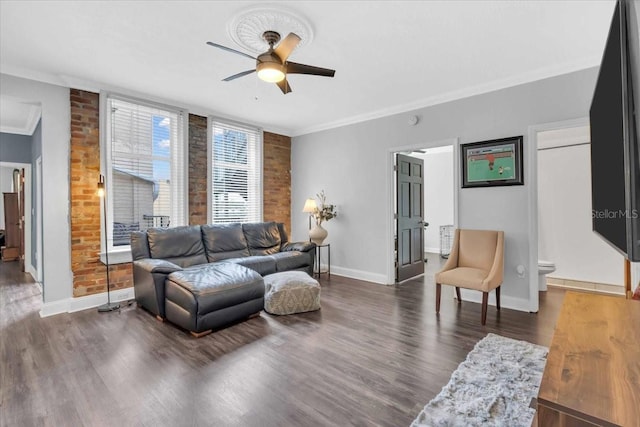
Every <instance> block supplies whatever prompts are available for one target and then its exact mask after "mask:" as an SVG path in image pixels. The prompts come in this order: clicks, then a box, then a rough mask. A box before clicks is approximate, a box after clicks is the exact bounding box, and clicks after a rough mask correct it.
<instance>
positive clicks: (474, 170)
mask: <svg viewBox="0 0 640 427" xmlns="http://www.w3.org/2000/svg"><path fill="white" fill-rule="evenodd" d="M460 148H461V150H460V152H461V154H462V188H472V187H491V186H499V185H523V184H524V175H523V173H522V135H521V136H513V137H511V138H503V139H493V140H491V141H482V142H473V143H471V144H462V145H461V146H460Z"/></svg>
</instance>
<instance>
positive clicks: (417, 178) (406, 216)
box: [396, 154, 424, 282]
mask: <svg viewBox="0 0 640 427" xmlns="http://www.w3.org/2000/svg"><path fill="white" fill-rule="evenodd" d="M423 188H424V162H423V161H422V160H421V159H416V158H414V157H410V156H405V155H402V154H397V155H396V232H397V251H396V254H397V255H396V281H398V282H401V281H403V280H407V279H409V278H411V277H414V276H417V275H419V274H423V273H424V212H423V211H424V190H423Z"/></svg>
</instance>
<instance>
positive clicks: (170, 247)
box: [147, 225, 207, 267]
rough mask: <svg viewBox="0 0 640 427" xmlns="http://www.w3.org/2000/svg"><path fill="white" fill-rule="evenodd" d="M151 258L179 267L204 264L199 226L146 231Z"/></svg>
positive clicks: (204, 256) (205, 258)
mask: <svg viewBox="0 0 640 427" xmlns="http://www.w3.org/2000/svg"><path fill="white" fill-rule="evenodd" d="M147 239H148V241H149V252H150V254H151V258H162V259H165V260H167V261H170V262H172V263H174V264H178V265H179V266H180V267H189V266H190V265H194V264H206V262H207V257H206V255H205V252H204V245H203V244H202V234H201V232H200V226H199V225H194V226H183V227H174V228H149V229H147Z"/></svg>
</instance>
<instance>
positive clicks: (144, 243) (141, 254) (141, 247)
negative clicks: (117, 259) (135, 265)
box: [131, 231, 151, 261]
mask: <svg viewBox="0 0 640 427" xmlns="http://www.w3.org/2000/svg"><path fill="white" fill-rule="evenodd" d="M131 257H132V258H133V260H134V261H135V260H137V259H143V258H151V253H150V252H149V241H148V240H147V232H146V231H133V232H131Z"/></svg>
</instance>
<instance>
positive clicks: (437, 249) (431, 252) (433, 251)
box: [424, 248, 440, 254]
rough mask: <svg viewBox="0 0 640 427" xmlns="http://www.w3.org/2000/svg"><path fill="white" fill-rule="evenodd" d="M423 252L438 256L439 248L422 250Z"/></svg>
mask: <svg viewBox="0 0 640 427" xmlns="http://www.w3.org/2000/svg"><path fill="white" fill-rule="evenodd" d="M424 251H425V252H429V253H430V254H440V248H424Z"/></svg>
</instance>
